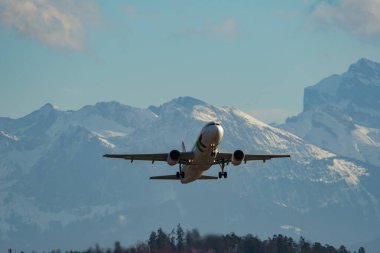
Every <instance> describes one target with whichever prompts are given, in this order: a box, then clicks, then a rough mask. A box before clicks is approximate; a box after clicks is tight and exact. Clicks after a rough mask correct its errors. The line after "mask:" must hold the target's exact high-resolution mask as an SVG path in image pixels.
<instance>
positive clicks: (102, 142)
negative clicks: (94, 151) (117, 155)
mask: <svg viewBox="0 0 380 253" xmlns="http://www.w3.org/2000/svg"><path fill="white" fill-rule="evenodd" d="M98 140H99V141H100V143H101V144H102V145H103V146H104V147H107V148H112V149H114V148H116V145H115V144H113V143H111V142H109V141H107V140H106V139H104V138H102V137H98Z"/></svg>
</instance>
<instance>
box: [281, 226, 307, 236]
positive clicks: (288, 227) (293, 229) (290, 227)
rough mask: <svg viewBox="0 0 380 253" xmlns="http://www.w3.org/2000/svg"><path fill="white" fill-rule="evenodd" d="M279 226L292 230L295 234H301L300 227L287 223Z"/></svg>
mask: <svg viewBox="0 0 380 253" xmlns="http://www.w3.org/2000/svg"><path fill="white" fill-rule="evenodd" d="M280 228H282V229H284V230H292V231H293V232H294V233H295V234H296V235H301V231H302V230H301V228H299V227H296V226H292V225H288V224H284V225H281V226H280Z"/></svg>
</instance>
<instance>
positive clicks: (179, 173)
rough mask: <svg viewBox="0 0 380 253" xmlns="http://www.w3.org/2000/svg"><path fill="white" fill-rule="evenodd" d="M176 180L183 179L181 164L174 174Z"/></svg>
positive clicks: (183, 173)
mask: <svg viewBox="0 0 380 253" xmlns="http://www.w3.org/2000/svg"><path fill="white" fill-rule="evenodd" d="M175 176H176V178H177V179H180V178H185V172H184V171H182V164H179V171H177V173H176V174H175Z"/></svg>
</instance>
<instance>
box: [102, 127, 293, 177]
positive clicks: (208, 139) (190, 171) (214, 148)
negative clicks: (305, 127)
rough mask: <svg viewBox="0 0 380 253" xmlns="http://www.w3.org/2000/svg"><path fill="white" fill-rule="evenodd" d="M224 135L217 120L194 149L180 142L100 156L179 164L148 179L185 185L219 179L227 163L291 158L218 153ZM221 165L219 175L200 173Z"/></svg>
mask: <svg viewBox="0 0 380 253" xmlns="http://www.w3.org/2000/svg"><path fill="white" fill-rule="evenodd" d="M223 134H224V130H223V127H222V126H221V125H220V123H217V122H209V123H208V124H206V125H205V126H204V127H203V128H202V130H201V132H200V134H199V136H198V139H197V140H196V142H195V145H194V147H193V149H192V150H191V151H189V152H187V151H186V148H185V145H184V143H183V142H182V152H180V151H178V150H175V149H174V150H172V151H170V152H169V153H156V154H105V155H103V157H108V158H121V159H126V160H130V161H131V162H133V161H134V160H144V161H151V162H152V164H153V163H154V162H155V161H163V162H167V163H168V164H169V165H171V166H174V165H176V164H178V165H179V170H178V171H177V173H176V174H175V175H165V176H154V177H150V179H171V180H180V181H181V183H182V184H187V183H190V182H193V181H195V180H211V179H218V178H222V177H224V178H227V172H226V171H224V169H225V166H226V165H228V164H229V163H232V164H233V165H235V166H237V165H240V164H241V163H242V162H244V163H246V162H247V161H255V160H256V161H257V160H259V161H260V160H261V161H263V162H265V161H266V160H270V159H272V158H284V157H290V155H265V154H264V155H261V154H245V153H244V152H243V151H241V150H236V151H234V152H233V153H225V152H219V150H218V146H219V144H220V143H221V141H222V138H223ZM216 164H218V165H220V168H221V170H220V171H219V174H218V177H214V176H205V175H203V172H204V171H206V170H208V169H209V168H210V167H211V166H212V165H216Z"/></svg>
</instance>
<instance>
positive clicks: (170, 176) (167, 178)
mask: <svg viewBox="0 0 380 253" xmlns="http://www.w3.org/2000/svg"><path fill="white" fill-rule="evenodd" d="M149 179H164V180H165V179H166V180H179V178H177V176H176V175H165V176H155V177H150V178H149ZM199 179H202V180H210V179H218V177H212V176H201V177H200V178H198V180H199Z"/></svg>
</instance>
